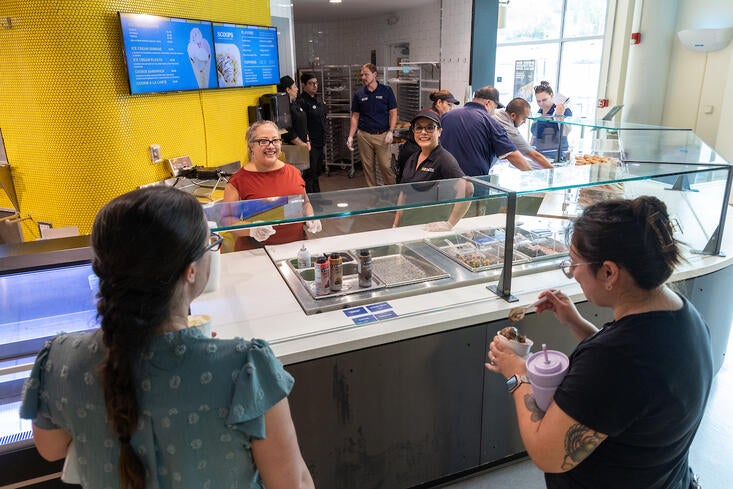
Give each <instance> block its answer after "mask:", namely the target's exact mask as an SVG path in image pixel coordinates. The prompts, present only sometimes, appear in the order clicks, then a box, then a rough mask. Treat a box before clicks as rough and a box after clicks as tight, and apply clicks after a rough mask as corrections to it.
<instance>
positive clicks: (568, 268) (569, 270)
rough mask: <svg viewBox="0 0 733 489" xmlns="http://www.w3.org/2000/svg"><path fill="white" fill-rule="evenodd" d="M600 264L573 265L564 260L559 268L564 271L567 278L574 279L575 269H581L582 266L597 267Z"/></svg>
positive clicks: (596, 262)
mask: <svg viewBox="0 0 733 489" xmlns="http://www.w3.org/2000/svg"><path fill="white" fill-rule="evenodd" d="M599 263H600V262H598V261H589V262H585V263H573V262H572V261H570V260H563V261H562V262H561V263H560V265H559V268H560V270H562V273H564V274H565V276H566V277H567V278H573V269H574V268H575V267H579V266H581V265H597V264H599Z"/></svg>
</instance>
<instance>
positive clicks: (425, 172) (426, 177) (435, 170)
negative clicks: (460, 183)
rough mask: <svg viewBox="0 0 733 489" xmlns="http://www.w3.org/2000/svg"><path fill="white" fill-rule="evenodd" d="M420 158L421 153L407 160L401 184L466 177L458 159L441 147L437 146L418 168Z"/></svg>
mask: <svg viewBox="0 0 733 489" xmlns="http://www.w3.org/2000/svg"><path fill="white" fill-rule="evenodd" d="M419 157H420V151H418V152H416V153H414V154H413V155H412V156H410V158H408V159H407V161H406V162H405V167H404V169H403V170H402V179H401V180H400V183H414V182H427V181H430V180H444V179H446V178H461V177H463V176H464V173H463V170H461V167H460V166H459V165H458V162H457V161H456V159H455V158H454V157H453V155H452V154H450V153H449V152H448V151H447V150H446V149H445V148H443V147H442V146H441V145H438V146H436V147H435V149H433V151H432V152H431V153H430V155H429V156H428V157H427V158H425V161H423V162H422V163H421V164H420V166H419V167H418V166H417V159H418V158H419Z"/></svg>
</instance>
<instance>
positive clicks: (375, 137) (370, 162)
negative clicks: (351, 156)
mask: <svg viewBox="0 0 733 489" xmlns="http://www.w3.org/2000/svg"><path fill="white" fill-rule="evenodd" d="M386 135H387V133H386V132H382V133H380V134H369V133H368V132H364V131H359V132H357V133H356V142H357V144H358V145H359V156H360V157H361V164H362V166H363V167H364V176H365V177H366V183H367V185H368V186H370V187H375V186H376V185H377V170H376V166H375V164H376V165H379V173H380V174H381V175H382V183H383V184H384V185H394V184H395V183H396V181H397V180H396V178H395V174H394V172H393V171H392V151H390V147H389V144H387V143H386V142H384V138H385V137H386Z"/></svg>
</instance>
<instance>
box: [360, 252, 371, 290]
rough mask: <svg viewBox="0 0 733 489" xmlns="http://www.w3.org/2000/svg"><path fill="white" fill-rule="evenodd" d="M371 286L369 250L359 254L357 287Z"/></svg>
mask: <svg viewBox="0 0 733 489" xmlns="http://www.w3.org/2000/svg"><path fill="white" fill-rule="evenodd" d="M371 286H372V254H371V252H370V251H369V250H361V251H360V252H359V287H371Z"/></svg>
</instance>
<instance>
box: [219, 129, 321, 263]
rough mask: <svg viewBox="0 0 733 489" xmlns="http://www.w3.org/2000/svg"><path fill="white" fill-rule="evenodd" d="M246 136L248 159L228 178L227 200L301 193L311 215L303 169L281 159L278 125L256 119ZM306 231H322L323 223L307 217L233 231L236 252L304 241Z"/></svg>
mask: <svg viewBox="0 0 733 489" xmlns="http://www.w3.org/2000/svg"><path fill="white" fill-rule="evenodd" d="M246 137H247V147H248V149H249V162H247V164H246V165H244V166H243V167H242V168H240V169H239V170H238V171H237V172H236V173H235V174H234V175H232V177H231V178H230V179H229V183H227V185H226V187H225V188H224V199H223V200H224V202H237V201H241V200H251V199H266V198H271V197H287V196H299V195H302V196H303V209H302V212H303V215H304V216H312V215H313V207H312V206H311V204H310V202H309V201H308V197H307V195H306V193H305V182H304V181H303V177H301V176H300V171H299V170H298V169H297V168H295V167H294V166H292V165H289V164H287V163H285V162H284V161H282V160H280V159H279V156H280V150H281V147H282V140H281V139H280V130H279V128H278V127H277V125H276V124H275V123H274V122H272V121H257V122H255V123H254V124H252V125H251V126H250V127H249V129H247V135H246ZM234 207H235V206H232V208H234ZM225 210H226V209H225ZM249 217H251V216H249V215H244V214H243V213H237V212H232V213H230V214H229V215H227V216H226V217H223V218H222V221H223V222H224V223H225V224H227V225H232V224H237V223H238V222H240V221H241V220H244V219H247V218H249ZM306 231H308V232H310V233H317V232H320V231H321V222H320V221H318V220H308V221H306V222H305V224H304V225H303V224H301V223H294V224H281V225H279V226H276V227H275V226H269V225H266V226H258V227H254V228H247V229H240V230H237V231H232V233H233V234H234V235H235V237H236V239H235V242H234V251H240V250H247V249H253V248H258V247H262V246H263V245H267V244H279V243H290V242H293V241H299V240H303V239H305V238H306V234H305V232H306Z"/></svg>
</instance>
